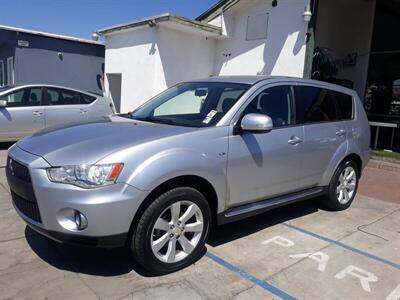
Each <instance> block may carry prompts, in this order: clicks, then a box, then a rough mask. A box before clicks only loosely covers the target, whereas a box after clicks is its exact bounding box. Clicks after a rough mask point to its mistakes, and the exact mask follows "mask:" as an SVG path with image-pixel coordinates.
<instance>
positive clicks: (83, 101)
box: [79, 94, 96, 104]
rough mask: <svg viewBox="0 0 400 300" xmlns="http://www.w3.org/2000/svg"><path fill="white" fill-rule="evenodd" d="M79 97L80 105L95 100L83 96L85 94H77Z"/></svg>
mask: <svg viewBox="0 0 400 300" xmlns="http://www.w3.org/2000/svg"><path fill="white" fill-rule="evenodd" d="M79 95H80V97H81V99H80V103H81V104H90V103H92V102H93V101H94V100H96V97H92V96H89V95H85V94H79Z"/></svg>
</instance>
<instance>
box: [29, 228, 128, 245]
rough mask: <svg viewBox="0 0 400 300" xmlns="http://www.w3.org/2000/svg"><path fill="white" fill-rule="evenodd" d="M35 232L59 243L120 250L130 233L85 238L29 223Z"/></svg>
mask: <svg viewBox="0 0 400 300" xmlns="http://www.w3.org/2000/svg"><path fill="white" fill-rule="evenodd" d="M27 224H28V226H29V227H30V228H32V229H33V230H34V231H36V232H38V233H40V234H42V235H44V236H46V237H48V238H49V239H52V240H54V241H56V242H59V243H65V244H71V245H78V246H87V247H98V248H119V247H124V246H125V244H126V241H127V237H128V233H121V234H116V235H108V236H96V237H94V236H84V235H78V234H68V233H62V232H57V231H51V230H46V229H43V228H41V227H39V226H36V225H34V224H30V223H27Z"/></svg>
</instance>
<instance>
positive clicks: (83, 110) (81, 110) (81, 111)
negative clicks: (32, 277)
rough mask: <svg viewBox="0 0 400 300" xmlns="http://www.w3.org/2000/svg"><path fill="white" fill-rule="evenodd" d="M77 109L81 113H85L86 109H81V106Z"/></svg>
mask: <svg viewBox="0 0 400 300" xmlns="http://www.w3.org/2000/svg"><path fill="white" fill-rule="evenodd" d="M79 111H80V113H81V114H86V113H87V110H86V109H83V108H81V109H80V110H79Z"/></svg>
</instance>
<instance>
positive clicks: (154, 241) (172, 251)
mask: <svg viewBox="0 0 400 300" xmlns="http://www.w3.org/2000/svg"><path fill="white" fill-rule="evenodd" d="M203 230H204V221H203V213H202V212H201V209H200V208H199V206H197V205H196V204H195V203H193V202H191V201H179V202H175V203H173V204H172V205H170V206H169V207H168V208H166V209H165V210H164V211H163V212H162V213H161V215H160V216H159V217H158V218H157V220H156V222H155V224H154V226H153V229H152V235H151V241H150V242H151V249H152V251H153V253H154V255H155V256H156V257H157V259H159V260H160V261H162V262H164V263H176V262H178V261H181V260H182V259H184V258H185V257H187V256H188V255H189V254H190V253H192V252H193V250H194V249H195V248H196V246H197V244H198V243H199V241H200V238H201V236H202V234H203Z"/></svg>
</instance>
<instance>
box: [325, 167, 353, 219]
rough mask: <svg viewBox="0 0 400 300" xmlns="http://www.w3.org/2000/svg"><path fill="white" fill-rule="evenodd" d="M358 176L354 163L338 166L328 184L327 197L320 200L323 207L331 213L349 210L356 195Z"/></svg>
mask: <svg viewBox="0 0 400 300" xmlns="http://www.w3.org/2000/svg"><path fill="white" fill-rule="evenodd" d="M359 174H360V173H359V170H358V167H357V164H356V163H355V162H354V161H352V160H346V161H345V162H343V163H342V164H340V165H339V167H338V168H337V169H336V171H335V173H334V174H333V176H332V179H331V182H330V183H329V186H328V194H327V196H326V197H324V198H323V199H322V204H323V206H324V207H325V208H326V209H328V210H332V211H340V210H345V209H347V208H349V207H350V205H351V203H352V202H353V200H354V197H355V196H356V193H357V188H358V180H359Z"/></svg>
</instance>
